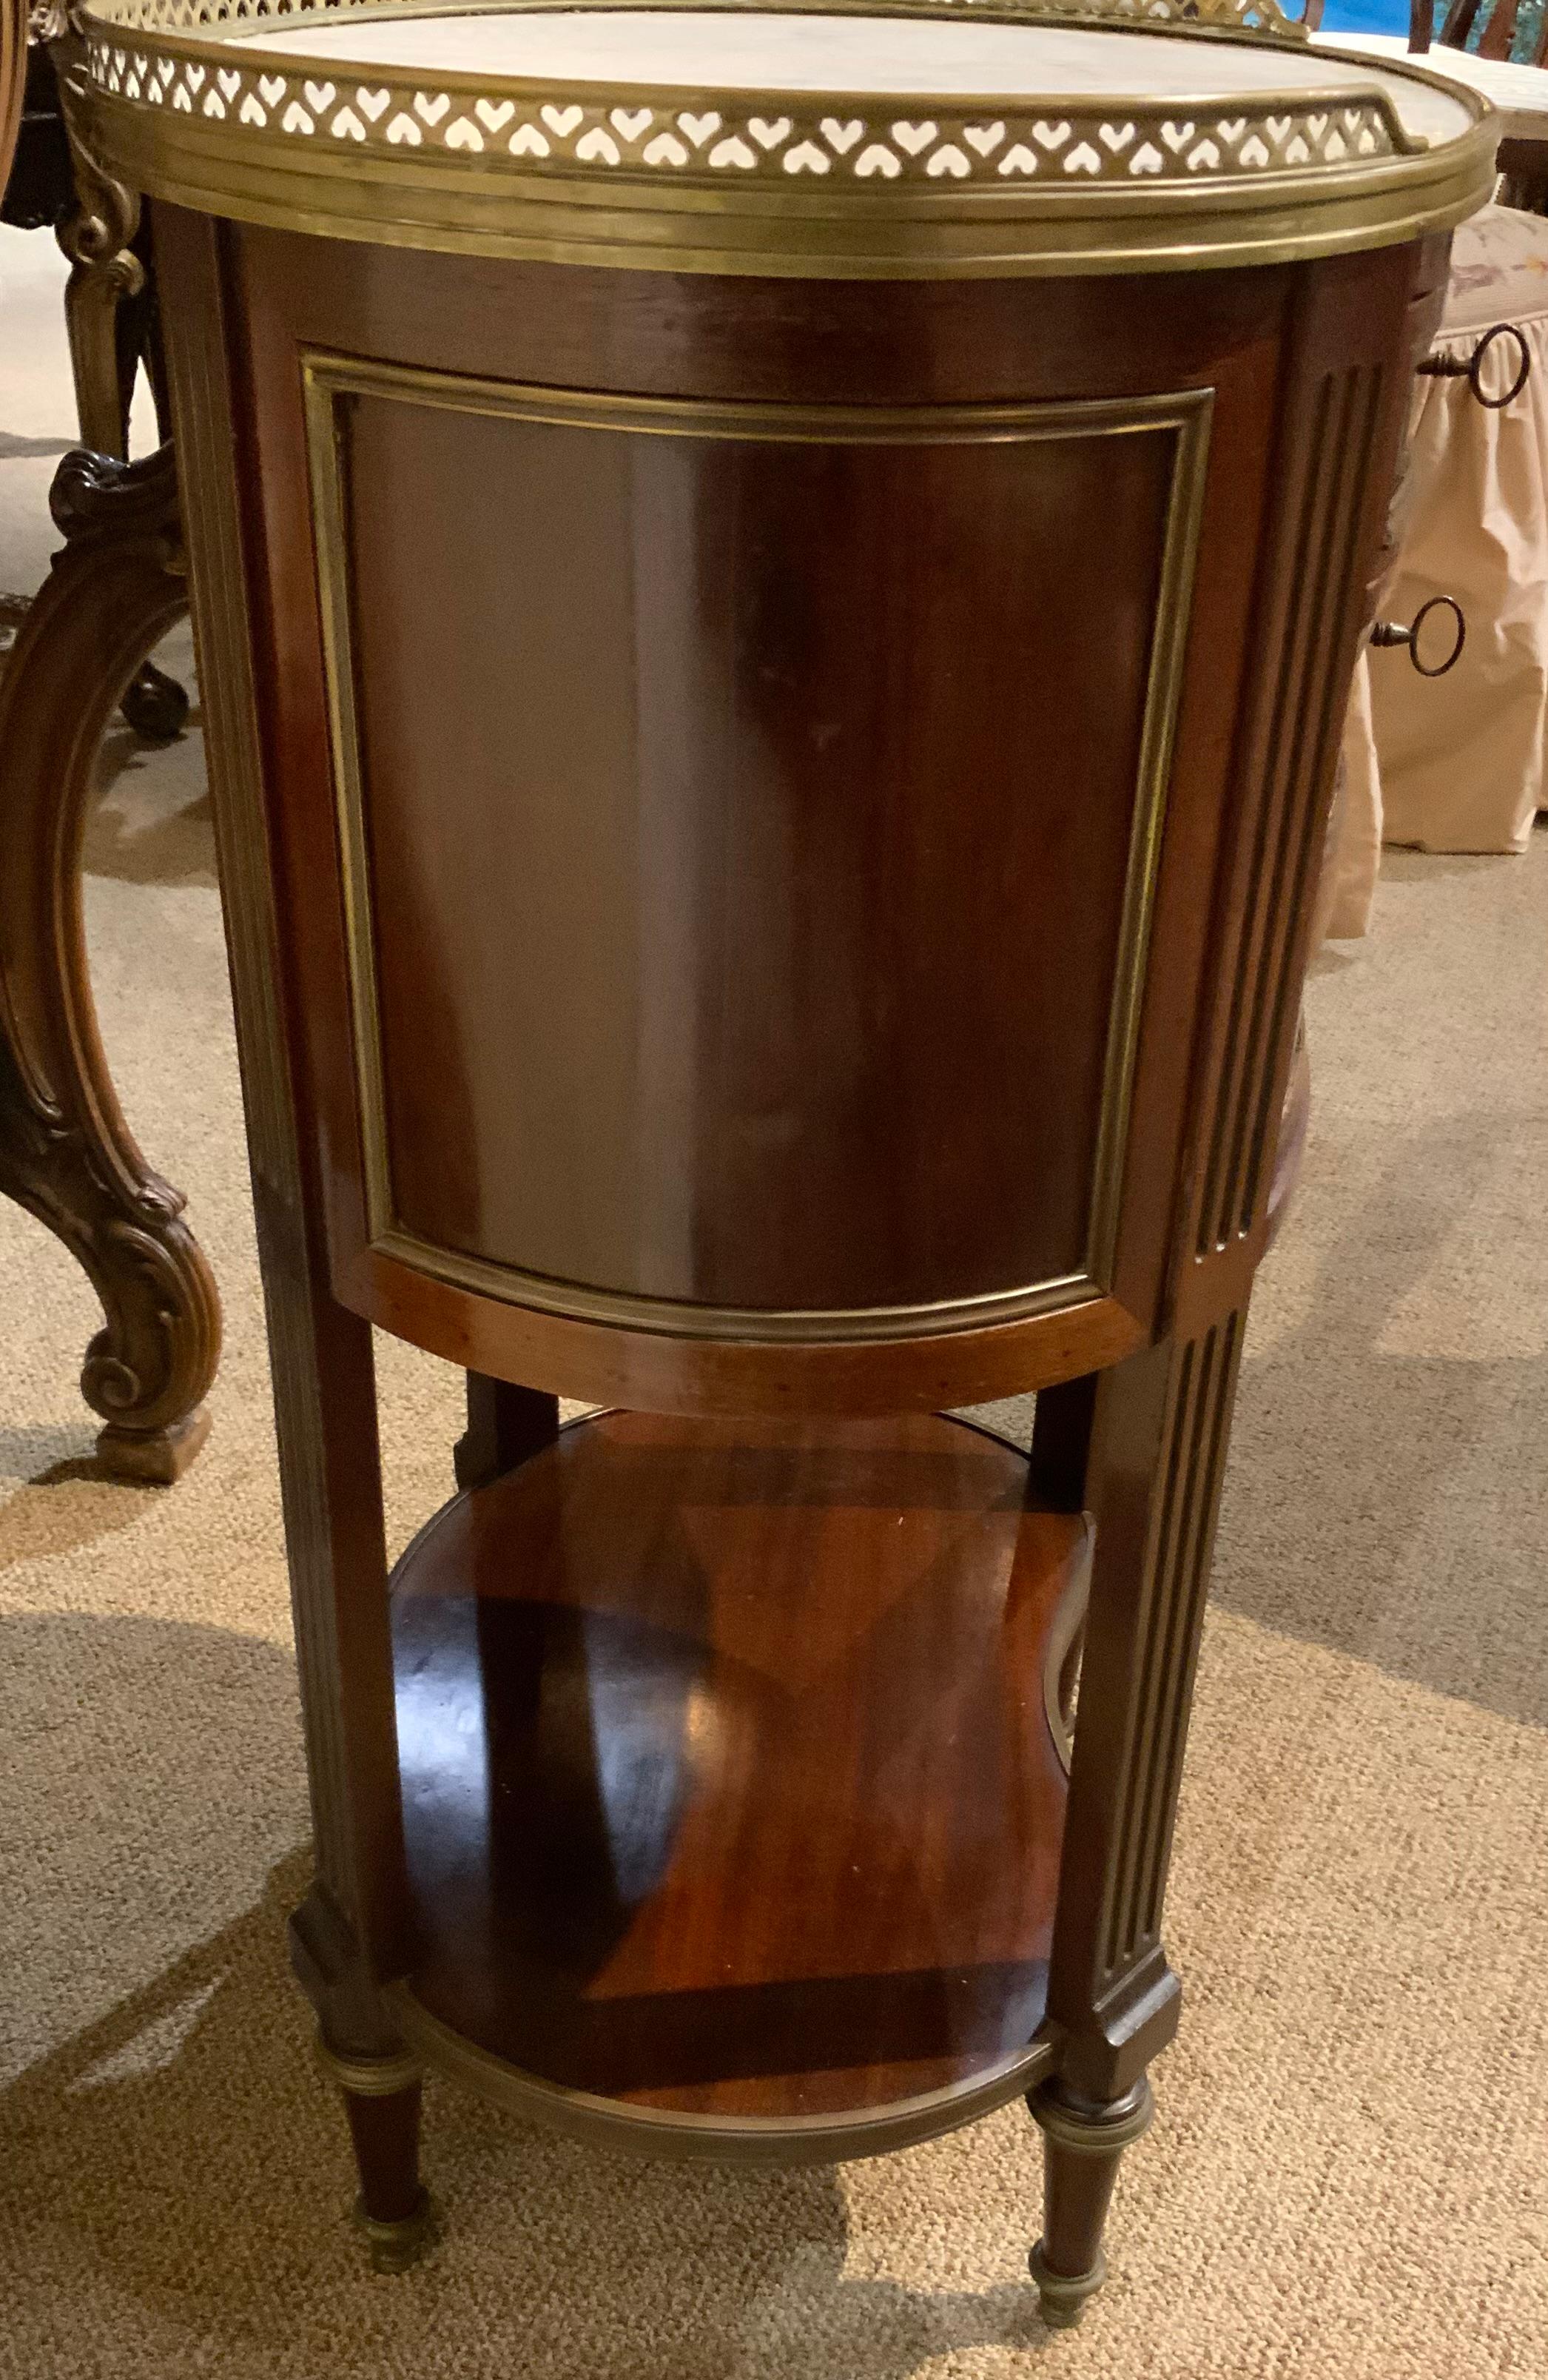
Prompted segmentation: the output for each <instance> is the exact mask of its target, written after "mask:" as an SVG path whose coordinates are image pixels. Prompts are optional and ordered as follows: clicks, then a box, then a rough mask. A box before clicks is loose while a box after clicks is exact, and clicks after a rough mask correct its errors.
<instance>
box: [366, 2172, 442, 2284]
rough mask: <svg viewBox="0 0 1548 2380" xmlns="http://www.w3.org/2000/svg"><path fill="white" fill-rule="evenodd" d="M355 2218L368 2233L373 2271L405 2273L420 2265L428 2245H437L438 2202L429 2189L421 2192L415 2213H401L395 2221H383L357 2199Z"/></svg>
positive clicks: (367, 2240) (367, 2241) (367, 2239)
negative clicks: (411, 2267) (435, 2241)
mask: <svg viewBox="0 0 1548 2380" xmlns="http://www.w3.org/2000/svg"><path fill="white" fill-rule="evenodd" d="M355 2220H356V2223H357V2226H358V2228H360V2230H362V2231H363V2232H364V2233H365V2235H366V2243H367V2245H368V2247H369V2250H370V2258H371V2270H372V2272H373V2273H406V2272H407V2270H408V2268H409V2266H410V2265H417V2263H418V2261H419V2259H420V2257H421V2256H422V2255H423V2254H424V2253H425V2251H426V2249H427V2248H429V2247H430V2246H432V2245H433V2244H434V2240H435V2237H436V2231H437V2224H436V2213H435V2202H434V2200H433V2199H432V2198H431V2196H430V2194H429V2191H428V2190H421V2192H419V2199H418V2204H417V2205H416V2206H415V2208H414V2210H413V2212H412V2214H409V2215H400V2216H398V2217H397V2219H396V2220H395V2221H394V2222H392V2223H383V2222H381V2221H380V2220H379V2219H378V2218H377V2216H374V2215H368V2214H367V2212H366V2202H365V2200H364V2199H363V2198H357V2200H356V2202H355Z"/></svg>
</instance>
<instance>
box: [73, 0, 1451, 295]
mask: <svg viewBox="0 0 1548 2380" xmlns="http://www.w3.org/2000/svg"><path fill="white" fill-rule="evenodd" d="M618 5H619V0H569V6H570V8H572V9H573V8H574V6H579V7H581V8H585V7H587V6H589V7H598V6H609V7H613V6H618ZM630 5H638V0H623V6H630ZM698 5H699V6H702V7H703V8H704V10H705V13H706V14H709V13H713V12H715V11H716V10H720V11H722V12H724V11H727V10H730V11H732V12H733V13H734V12H735V11H736V10H737V9H738V7H739V6H741V7H745V6H746V5H747V0H698ZM1163 5H1170V0H1163ZM1178 5H1180V0H1178ZM551 6H552V0H503V6H502V7H501V8H500V10H499V13H502V14H520V13H524V12H526V13H543V12H544V11H546V10H550V9H551ZM802 6H803V0H769V7H770V8H771V9H772V10H773V12H775V13H800V11H801V8H802ZM805 6H807V8H808V10H809V11H811V10H814V9H817V8H820V13H822V14H824V15H848V16H874V17H884V18H899V17H919V18H937V19H938V18H942V17H951V18H956V19H961V18H963V17H964V16H968V15H971V16H972V18H974V19H975V20H981V21H985V22H993V23H996V24H1001V25H1003V24H1007V23H1010V24H1025V23H1039V22H1045V21H1058V22H1063V23H1066V24H1069V23H1074V24H1078V25H1083V26H1085V27H1087V28H1088V29H1091V30H1097V31H1101V30H1108V31H1120V32H1123V33H1125V34H1128V35H1131V36H1135V35H1154V36H1157V37H1160V38H1169V39H1170V40H1171V41H1172V42H1173V45H1174V47H1175V43H1176V41H1177V39H1178V38H1179V34H1181V33H1183V32H1184V31H1185V32H1186V38H1188V39H1189V40H1190V41H1191V42H1195V43H1197V44H1199V45H1200V57H1201V70H1200V74H1199V84H1200V95H1199V96H1197V97H1190V98H1186V99H1179V98H1178V97H1176V96H1175V95H1167V96H1166V97H1164V98H1163V97H1157V96H1156V95H1155V93H1150V94H1145V93H1122V92H1105V91H1103V92H1085V93H1082V94H1080V95H1078V96H1057V95H1053V94H1050V95H1049V96H1048V98H1047V99H1046V100H1034V99H1029V98H1027V97H1026V96H1025V95H1024V94H1023V93H1017V94H1013V95H1008V94H1007V93H1005V92H1001V93H999V94H993V93H987V94H980V95H973V96H964V95H962V94H961V93H954V94H951V95H949V96H948V95H944V94H941V95H937V94H930V93H925V94H920V93H913V94H910V95H909V96H907V97H901V96H897V95H889V94H887V93H885V92H879V93H878V92H877V91H852V92H842V91H819V92H802V91H767V92H761V93H760V92H757V91H735V90H728V89H710V88H700V89H697V90H689V89H687V88H684V87H681V86H677V85H672V86H671V87H664V86H659V85H648V84H640V83H627V84H625V83H606V82H593V81H584V80H578V79H577V80H573V81H572V80H567V79H565V80H561V79H551V78H550V79H519V78H516V77H512V76H508V75H507V76H502V75H498V74H494V73H490V74H489V75H477V74H469V73H464V72H457V71H453V70H450V69H447V70H436V71H434V72H431V71H429V70H428V69H425V68H405V67H377V66H374V65H373V66H365V65H359V64H357V65H353V66H352V65H351V64H350V63H349V62H348V61H347V60H345V59H343V58H340V57H337V56H334V55H329V56H328V57H326V58H324V57H321V56H317V57H307V56H305V55H297V54H295V53H287V52H285V51H284V50H280V49H274V48H271V47H269V46H268V45H267V44H263V43H259V42H251V41H250V40H249V41H248V42H244V41H243V38H242V37H243V35H244V34H250V32H251V31H252V30H254V29H255V28H256V27H260V26H263V25H267V24H272V23H276V22H280V23H294V22H295V21H296V19H298V18H307V17H309V16H315V17H318V18H325V19H326V20H328V21H329V22H332V23H336V22H338V21H339V19H340V18H341V16H342V17H346V18H350V19H351V20H353V19H356V18H359V19H362V20H365V19H368V18H370V19H378V18H405V17H408V18H413V17H427V16H434V15H438V14H461V15H466V14H490V13H494V12H493V11H491V10H490V8H488V7H487V6H486V7H482V8H480V7H478V6H477V5H476V6H474V7H473V8H471V9H468V8H461V9H454V8H444V7H443V8H438V7H436V6H427V5H425V0H390V5H388V0H346V5H345V6H344V7H343V8H342V9H341V7H340V6H337V5H336V0H325V5H321V6H319V5H318V4H317V0H302V5H300V6H288V7H284V8H279V7H271V6H261V5H260V6H251V7H243V6H241V5H240V0H237V5H236V6H235V7H233V6H231V5H230V0H93V5H88V6H84V7H83V8H82V10H81V14H80V24H81V28H82V31H83V33H84V36H85V55H84V60H83V64H82V67H81V68H80V84H81V95H82V101H83V107H84V113H85V115H86V118H87V126H88V134H87V137H88V138H89V140H91V144H92V146H93V147H94V148H96V149H98V150H99V151H100V152H101V154H102V155H103V159H104V161H105V162H106V163H107V164H109V165H110V166H111V168H112V170H113V171H115V173H116V174H118V175H119V176H122V178H124V179H125V180H126V181H127V182H128V183H129V184H130V185H131V186H132V187H136V188H144V189H146V190H149V191H150V192H151V195H152V196H154V197H158V198H163V199H170V200H175V201H178V202H180V203H184V204H187V205H190V206H194V207H197V208H200V209H202V210H204V211H205V212H214V213H225V214H230V215H233V216H236V217H237V218H238V219H242V220H248V221H255V222H260V223H268V224H274V225H284V226H286V227H290V228H296V229H301V230H308V231H314V232H322V233H332V234H333V235H334V236H335V237H351V238H362V239H371V240H379V241H388V242H392V243H395V244H416V245H423V246H429V247H441V248H464V249H473V250H475V251H477V252H480V253H486V254H511V255H523V256H531V257H548V258H552V259H556V260H559V261H591V262H602V263H605V262H623V263H636V264H647V265H655V266H657V267H659V268H661V269H668V268H670V269H679V270H698V271H715V270H721V271H734V270H742V271H747V270H754V271H760V272H768V273H822V272H828V273H841V274H852V275H860V276H865V275H868V274H873V275H875V274H888V273H894V274H909V273H929V272H932V271H935V272H948V271H961V270H964V269H966V270H973V269H977V270H981V271H990V270H992V271H1000V272H1015V271H1076V270H1084V271H1092V270H1104V269H1107V270H1111V269H1119V268H1125V267H1133V266H1135V265H1141V266H1143V265H1144V264H1146V263H1149V264H1153V265H1159V264H1163V263H1166V262H1167V261H1174V260H1176V259H1178V258H1181V257H1187V258H1190V259H1192V260H1193V261H1218V262H1222V263H1224V262H1229V261H1234V260H1240V259H1243V258H1246V257H1248V256H1251V257H1253V258H1255V259H1258V260H1260V261H1272V260H1274V259H1277V258H1280V257H1289V256H1295V255H1312V254H1320V253H1324V252H1327V251H1328V250H1330V249H1336V248H1341V247H1348V246H1359V245H1371V244H1373V241H1375V240H1379V239H1398V238H1407V237H1413V236H1415V235H1416V234H1417V233H1418V232H1420V231H1422V230H1425V229H1430V228H1435V227H1438V226H1439V225H1443V224H1445V223H1451V222H1455V221H1457V220H1459V219H1460V218H1461V217H1462V216H1463V215H1465V214H1467V213H1469V212H1471V211H1472V209H1473V208H1475V207H1476V206H1478V205H1479V204H1481V202H1482V200H1483V199H1484V198H1486V197H1487V195H1488V190H1489V187H1490V183H1491V178H1492V170H1493V158H1494V135H1493V132H1492V130H1491V115H1490V111H1489V109H1488V106H1487V103H1486V102H1484V101H1482V100H1481V99H1480V98H1479V97H1478V95H1477V94H1476V93H1472V92H1464V91H1462V90H1461V89H1460V87H1459V86H1457V85H1455V84H1453V83H1450V82H1446V81H1443V80H1442V79H1440V78H1438V77H1433V76H1430V75H1426V74H1422V73H1421V72H1420V71H1419V70H1417V69H1411V68H1408V67H1403V68H1401V69H1398V68H1397V67H1392V68H1390V69H1386V68H1384V72H1397V71H1399V70H1400V71H1402V72H1404V73H1405V74H1409V75H1410V76H1411V77H1412V78H1413V79H1417V80H1421V81H1423V82H1426V83H1429V84H1430V85H1432V86H1433V88H1435V89H1438V90H1440V91H1443V92H1444V93H1445V96H1446V98H1447V100H1448V101H1449V102H1450V103H1452V105H1453V106H1454V108H1455V109H1456V111H1457V117H1458V121H1459V122H1461V123H1463V124H1464V125H1465V129H1464V130H1463V131H1462V132H1460V133H1459V135H1458V137H1457V139H1456V140H1448V141H1445V142H1443V143H1440V144H1439V145H1437V146H1434V147H1431V146H1429V145H1427V144H1426V143H1425V142H1424V141H1423V140H1420V139H1418V138H1416V137H1415V136H1413V135H1410V134H1409V132H1408V131H1406V130H1405V128H1404V127H1403V125H1402V123H1401V122H1400V120H1399V118H1398V115H1397V110H1396V108H1395V106H1394V104H1393V103H1392V101H1391V99H1390V97H1389V96H1388V94H1387V93H1386V92H1385V91H1384V90H1382V89H1380V88H1379V87H1377V86H1376V85H1375V84H1374V83H1373V85H1372V87H1371V88H1369V89H1367V90H1363V91H1362V90H1361V89H1359V88H1358V87H1357V88H1353V89H1351V88H1350V87H1349V85H1348V83H1347V82H1346V83H1344V84H1342V85H1337V84H1336V83H1335V82H1334V81H1333V80H1331V79H1330V82H1329V84H1328V85H1327V86H1326V87H1324V88H1320V89H1316V90H1307V89H1305V88H1290V87H1288V86H1287V85H1286V84H1284V83H1283V82H1281V81H1279V80H1278V78H1277V77H1276V71H1275V68H1276V61H1277V59H1278V58H1280V57H1281V56H1283V55H1284V54H1285V52H1286V50H1287V48H1288V47H1291V46H1294V47H1295V48H1296V50H1297V53H1298V55H1299V52H1300V43H1299V39H1296V40H1294V41H1293V42H1292V41H1290V40H1287V38H1286V35H1287V34H1288V33H1293V32H1294V30H1295V29H1294V28H1293V27H1292V25H1291V20H1289V19H1288V18H1283V17H1280V16H1279V12H1278V11H1277V10H1276V9H1275V10H1274V12H1273V13H1274V17H1275V18H1276V20H1277V23H1276V31H1275V33H1274V34H1273V36H1272V37H1270V36H1268V35H1265V34H1264V33H1262V32H1259V33H1256V34H1254V33H1251V32H1243V31H1242V30H1240V28H1241V26H1242V24H1243V22H1244V18H1243V15H1242V13H1240V11H1239V10H1237V9H1236V8H1234V7H1231V6H1229V5H1228V0H1213V5H1212V6H1211V7H1210V18H1211V22H1210V24H1208V25H1205V26H1203V27H1201V26H1199V25H1197V24H1190V25H1189V26H1187V27H1186V28H1185V27H1184V26H1182V25H1180V24H1179V22H1178V21H1177V20H1176V19H1175V18H1171V17H1169V16H1162V17H1160V18H1159V20H1157V18H1155V16H1152V15H1150V14H1148V13H1147V15H1146V16H1144V17H1143V18H1139V17H1136V16H1134V15H1131V14H1130V13H1128V12H1127V11H1125V10H1123V9H1121V8H1119V7H1117V6H1111V7H1102V8H1082V7H1081V6H1078V5H1070V0H1064V4H1063V5H1059V0H987V5H986V0H965V4H964V0H805ZM1217 9H1218V11H1219V12H1220V13H1221V16H1222V17H1223V18H1224V20H1225V21H1228V23H1229V24H1230V25H1231V26H1233V27H1235V28H1236V29H1237V30H1219V26H1218V22H1217V20H1216V11H1217ZM765 13H768V10H767V9H766V11H765ZM1256 13H1257V12H1256V10H1255V9H1254V10H1252V11H1249V12H1248V16H1249V18H1251V17H1252V16H1253V15H1256ZM1216 43H1226V44H1228V45H1229V47H1230V48H1231V49H1232V50H1233V51H1235V52H1239V53H1240V50H1241V49H1242V48H1243V46H1248V47H1252V48H1255V49H1256V50H1258V51H1260V52H1261V53H1262V55H1263V58H1264V75H1263V85H1262V88H1261V89H1260V90H1256V91H1232V92H1231V93H1229V94H1228V95H1225V96H1222V95H1220V94H1219V93H1216V94H1215V95H1214V96H1210V95H1207V84H1208V80H1209V76H1208V70H1207V59H1208V56H1209V55H1210V52H1211V47H1212V45H1214V44H1216ZM1325 55H1326V57H1327V60H1328V63H1329V67H1330V76H1331V75H1332V74H1333V73H1334V72H1336V67H1337V64H1338V63H1339V60H1338V58H1337V55H1336V53H1334V52H1331V51H1330V52H1328V53H1326V54H1325ZM1343 63H1345V64H1347V65H1353V66H1355V67H1361V68H1362V69H1363V70H1364V71H1366V72H1369V71H1371V69H1370V67H1369V61H1366V60H1361V59H1360V58H1349V59H1346V60H1344V61H1343Z"/></svg>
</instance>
